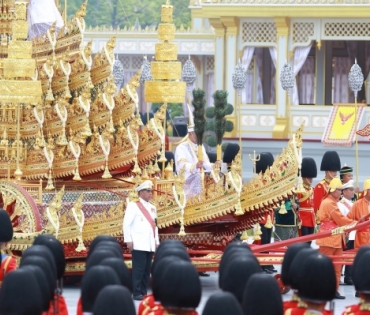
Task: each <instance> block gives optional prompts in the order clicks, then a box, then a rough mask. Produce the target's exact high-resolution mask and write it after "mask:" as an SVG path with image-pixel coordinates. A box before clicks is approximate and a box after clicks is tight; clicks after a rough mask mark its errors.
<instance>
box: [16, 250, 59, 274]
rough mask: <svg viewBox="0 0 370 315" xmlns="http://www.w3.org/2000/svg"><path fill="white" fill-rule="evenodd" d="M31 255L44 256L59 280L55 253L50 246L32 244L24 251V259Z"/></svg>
mask: <svg viewBox="0 0 370 315" xmlns="http://www.w3.org/2000/svg"><path fill="white" fill-rule="evenodd" d="M30 256H36V257H42V258H44V259H45V260H46V261H47V263H48V264H49V266H50V269H51V272H52V274H53V277H54V280H57V267H56V264H55V260H54V257H53V254H52V252H51V250H50V249H49V248H47V247H46V246H45V245H32V246H31V247H29V248H27V249H26V250H25V251H24V252H23V254H22V260H23V259H25V258H27V257H30Z"/></svg>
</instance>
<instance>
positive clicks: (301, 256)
mask: <svg viewBox="0 0 370 315" xmlns="http://www.w3.org/2000/svg"><path fill="white" fill-rule="evenodd" d="M317 254H318V251H317V250H316V249H313V248H312V247H310V246H309V247H308V248H304V249H301V250H300V251H299V252H298V253H297V254H296V255H295V257H294V259H293V261H292V263H291V264H290V268H289V271H288V282H289V286H290V287H291V288H292V289H298V280H299V278H300V277H301V275H302V270H301V269H302V268H301V266H302V261H304V260H306V259H307V257H309V256H311V255H317Z"/></svg>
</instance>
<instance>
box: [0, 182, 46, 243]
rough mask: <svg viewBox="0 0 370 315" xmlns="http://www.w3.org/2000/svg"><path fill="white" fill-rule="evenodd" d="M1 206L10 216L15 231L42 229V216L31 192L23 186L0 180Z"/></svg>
mask: <svg viewBox="0 0 370 315" xmlns="http://www.w3.org/2000/svg"><path fill="white" fill-rule="evenodd" d="M0 206H2V207H3V208H4V209H5V210H6V211H7V212H8V213H9V216H10V219H11V221H12V224H13V229H14V233H15V234H16V233H22V234H24V236H25V237H26V236H27V234H32V233H35V232H39V231H40V230H41V216H40V213H39V210H38V208H37V205H36V203H35V201H34V199H33V198H32V196H31V194H30V193H29V192H28V191H27V190H25V189H24V188H23V187H22V186H20V185H18V184H16V183H13V182H9V181H4V180H1V181H0Z"/></svg>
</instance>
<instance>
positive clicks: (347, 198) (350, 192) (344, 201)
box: [338, 179, 356, 285]
mask: <svg viewBox="0 0 370 315" xmlns="http://www.w3.org/2000/svg"><path fill="white" fill-rule="evenodd" d="M354 195H355V185H354V181H353V180H352V179H351V180H350V181H348V182H347V183H345V184H343V186H342V198H341V200H340V201H339V202H338V208H339V210H340V212H342V214H343V215H344V216H347V214H348V212H349V211H350V210H351V208H352V206H353V202H352V200H353V197H354ZM355 237H356V231H351V232H349V236H348V241H347V243H346V250H350V249H354V248H355V247H354V246H355V244H354V243H355ZM351 267H352V266H345V268H344V283H345V284H347V285H353V281H352V275H351Z"/></svg>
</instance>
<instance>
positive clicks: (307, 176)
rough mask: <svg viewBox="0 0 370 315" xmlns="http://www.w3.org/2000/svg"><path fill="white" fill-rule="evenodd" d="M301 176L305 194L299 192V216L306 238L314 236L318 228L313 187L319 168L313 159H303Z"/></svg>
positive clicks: (302, 233)
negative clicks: (316, 227)
mask: <svg viewBox="0 0 370 315" xmlns="http://www.w3.org/2000/svg"><path fill="white" fill-rule="evenodd" d="M301 176H302V180H303V188H304V192H297V198H298V201H299V212H298V216H299V219H300V221H301V227H300V230H301V233H300V234H301V235H302V236H304V235H309V234H313V232H314V230H315V226H316V219H315V210H314V206H313V188H312V186H311V185H312V179H313V178H316V176H317V168H316V162H315V160H314V159H313V158H310V157H305V158H303V160H302V171H301ZM309 243H311V242H309Z"/></svg>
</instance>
